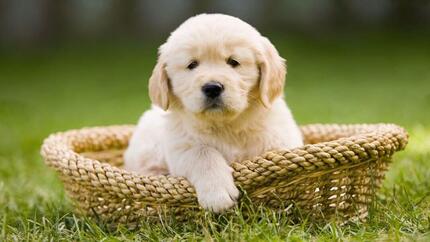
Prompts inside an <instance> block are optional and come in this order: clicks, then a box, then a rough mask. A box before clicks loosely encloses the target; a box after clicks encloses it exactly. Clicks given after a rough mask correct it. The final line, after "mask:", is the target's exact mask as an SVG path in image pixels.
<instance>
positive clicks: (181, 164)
mask: <svg viewBox="0 0 430 242" xmlns="http://www.w3.org/2000/svg"><path fill="white" fill-rule="evenodd" d="M181 147H182V148H179V149H178V147H176V149H174V150H175V151H174V152H169V155H168V157H167V160H168V165H169V170H170V173H172V175H176V176H184V177H186V178H187V179H188V180H189V181H190V182H191V183H192V184H193V185H194V187H195V189H196V192H197V198H198V200H199V204H200V205H201V206H202V207H203V208H205V209H209V210H212V211H214V212H221V211H224V210H226V209H228V208H230V207H232V206H233V205H234V204H235V201H236V199H237V198H238V197H239V190H238V189H237V188H236V186H235V185H234V181H233V176H232V172H233V169H232V168H231V167H230V166H228V164H227V162H226V160H225V159H224V157H223V156H222V155H221V154H220V153H219V152H218V151H217V150H215V149H213V148H211V147H208V146H202V145H198V146H192V145H190V146H186V148H184V146H183V145H181Z"/></svg>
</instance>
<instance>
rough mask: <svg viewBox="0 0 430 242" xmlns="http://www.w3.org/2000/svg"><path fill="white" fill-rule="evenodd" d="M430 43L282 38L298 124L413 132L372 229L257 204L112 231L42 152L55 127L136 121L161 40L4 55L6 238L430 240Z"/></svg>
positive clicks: (2, 234)
mask: <svg viewBox="0 0 430 242" xmlns="http://www.w3.org/2000/svg"><path fill="white" fill-rule="evenodd" d="M429 40H430V38H429V37H428V36H422V35H420V34H417V33H415V34H414V33H390V34H386V35H377V34H373V35H372V34H371V35H360V36H336V37H330V38H322V37H320V38H318V41H317V40H316V39H315V38H306V37H291V36H289V37H286V36H275V37H273V41H274V43H275V44H276V45H277V46H278V49H279V51H280V52H281V54H282V55H283V56H284V57H286V58H287V59H288V67H289V71H288V78H287V84H286V89H285V93H286V99H287V101H288V103H289V105H290V107H291V109H292V110H293V112H294V114H295V117H296V119H297V121H298V122H299V123H301V124H307V123H317V122H319V123H374V122H392V123H397V124H400V125H402V126H404V127H405V128H406V129H407V130H408V132H409V133H410V143H409V145H408V147H407V149H406V150H405V151H403V152H401V153H399V154H397V155H396V156H395V159H394V162H393V164H392V165H391V169H390V171H389V172H388V174H387V178H386V180H385V182H384V185H383V188H382V190H381V191H380V192H379V194H378V199H377V202H376V205H375V208H374V209H373V211H372V213H371V214H370V217H369V219H368V222H367V223H364V224H352V225H348V226H344V227H340V226H337V225H336V224H333V223H327V224H326V225H321V224H318V225H316V224H312V223H311V222H309V221H303V222H302V223H299V224H297V223H292V222H291V219H289V218H288V217H287V216H285V215H282V214H277V213H274V212H272V211H270V210H268V209H265V208H255V211H254V212H253V213H252V214H251V216H249V217H245V216H243V214H242V213H241V212H240V211H239V210H236V211H235V212H234V213H235V215H229V216H213V215H212V214H208V216H207V217H201V218H198V219H196V220H193V221H188V222H185V223H176V222H174V221H171V220H166V221H164V220H163V221H161V222H157V223H153V222H152V223H149V222H144V221H143V222H142V226H141V227H140V228H139V229H138V230H135V231H129V230H127V229H125V228H122V227H120V228H118V229H117V230H113V231H108V230H106V229H104V228H103V227H102V226H99V225H97V224H95V223H93V222H92V221H90V220H88V219H85V218H81V217H78V216H76V215H74V214H73V213H72V208H71V204H70V202H69V201H68V200H67V198H66V197H65V194H64V191H63V188H62V185H61V183H60V181H59V180H58V178H57V176H56V174H55V173H54V172H53V171H52V170H50V169H48V168H47V167H46V166H45V165H44V164H43V161H42V159H41V157H40V155H39V148H40V145H41V142H42V140H43V139H44V138H45V137H46V136H47V135H48V134H50V133H52V132H55V131H61V130H67V129H72V128H79V127H83V126H95V125H109V124H123V123H134V122H136V120H137V118H138V117H139V115H140V114H141V113H142V112H143V111H144V110H145V109H147V108H148V107H149V105H150V104H149V99H148V95H147V89H146V85H147V79H148V77H149V75H150V71H151V69H152V67H153V65H154V64H155V58H156V46H157V45H158V44H160V43H161V42H155V41H154V42H153V43H152V44H142V43H137V42H124V43H122V42H121V43H119V42H117V43H110V44H106V43H105V44H98V43H94V44H85V45H76V44H69V45H58V46H55V47H50V48H44V49H39V50H27V51H20V52H16V51H3V52H2V54H1V55H0V134H1V137H2V138H1V139H0V241H3V240H6V241H9V240H16V241H22V240H53V241H57V240H64V241H75V240H109V241H110V240H125V239H131V240H155V241H158V240H182V239H189V240H202V239H211V238H213V239H216V240H218V239H221V240H244V241H253V240H254V241H258V240H275V241H276V240H286V239H290V240H292V241H300V240H317V241H332V240H334V239H336V240H359V241H361V240H363V241H367V240H374V239H381V240H386V241H392V240H422V241H426V240H427V241H429V240H430V48H429V43H430V41H429Z"/></svg>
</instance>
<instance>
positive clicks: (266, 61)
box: [259, 37, 287, 108]
mask: <svg viewBox="0 0 430 242" xmlns="http://www.w3.org/2000/svg"><path fill="white" fill-rule="evenodd" d="M261 40H262V50H261V51H260V55H259V56H260V63H259V67H260V85H259V89H260V100H261V102H262V103H263V105H264V106H265V107H266V108H269V107H270V106H271V104H272V102H273V100H275V98H276V97H278V96H279V95H281V94H282V92H283V90H284V82H285V75H286V73H287V68H286V65H285V60H284V59H283V58H282V57H281V56H279V54H278V51H277V50H276V48H275V46H273V44H272V43H271V42H270V41H269V39H267V38H266V37H262V38H261Z"/></svg>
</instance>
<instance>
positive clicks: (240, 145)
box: [209, 135, 278, 162]
mask: <svg viewBox="0 0 430 242" xmlns="http://www.w3.org/2000/svg"><path fill="white" fill-rule="evenodd" d="M209 143H210V144H209V145H210V146H212V147H214V148H215V149H217V150H218V151H219V152H220V153H221V154H222V155H223V156H224V158H225V159H226V160H227V161H228V162H233V161H240V160H244V159H250V158H253V157H255V156H257V155H261V154H262V153H264V152H265V151H268V150H271V149H274V148H276V147H277V145H276V144H277V143H278V142H276V141H275V140H270V139H268V137H266V136H265V135H252V136H250V135H241V136H236V137H230V138H229V139H225V138H223V139H212V140H210V142H209Z"/></svg>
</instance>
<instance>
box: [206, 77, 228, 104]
mask: <svg viewBox="0 0 430 242" xmlns="http://www.w3.org/2000/svg"><path fill="white" fill-rule="evenodd" d="M223 91H224V86H223V85H222V84H221V83H219V82H217V81H210V82H208V83H206V84H204V85H203V86H202V92H203V94H204V95H205V96H206V98H207V99H209V100H213V99H216V98H218V97H219V96H221V93H222V92H223Z"/></svg>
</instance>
